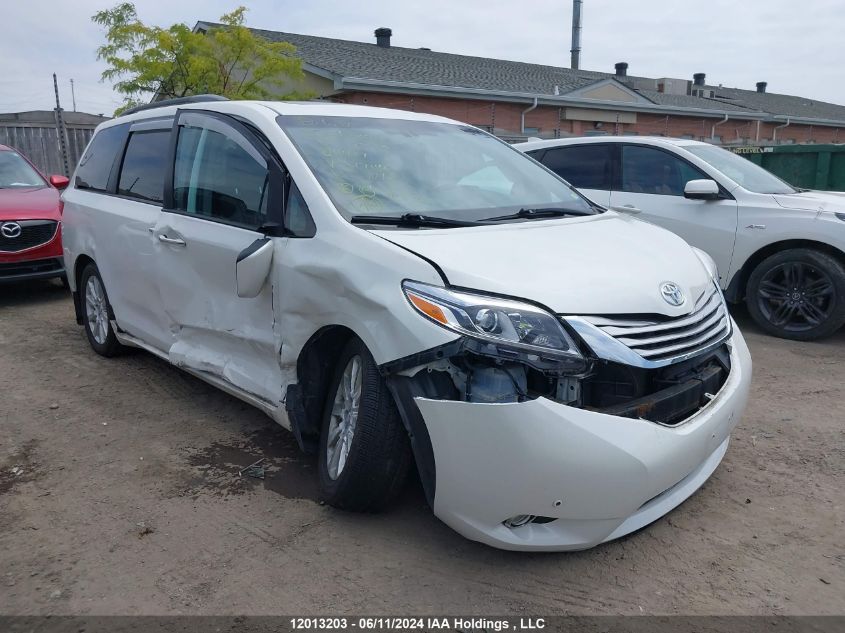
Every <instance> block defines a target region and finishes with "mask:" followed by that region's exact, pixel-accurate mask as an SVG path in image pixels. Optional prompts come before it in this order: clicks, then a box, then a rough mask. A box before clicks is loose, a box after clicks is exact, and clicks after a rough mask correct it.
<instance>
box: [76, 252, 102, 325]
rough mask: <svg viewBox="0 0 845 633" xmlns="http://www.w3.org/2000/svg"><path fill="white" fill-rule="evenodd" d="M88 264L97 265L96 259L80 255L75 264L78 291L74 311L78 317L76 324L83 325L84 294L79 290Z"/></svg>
mask: <svg viewBox="0 0 845 633" xmlns="http://www.w3.org/2000/svg"><path fill="white" fill-rule="evenodd" d="M88 264H94V265H95V266H96V264H95V263H94V259H93V258H92V257H90V256H88V255H80V256H79V257H77V258H76V261H75V262H73V270H72V273H71V274H72V275H73V287H74V288H75V289H76V290H74V291H73V293H72V294H73V311H74V313H75V316H76V324H77V325H82V294H81V290H80V288H79V280H80V279H81V277H82V271H83V270H85V267H86V266H87V265H88Z"/></svg>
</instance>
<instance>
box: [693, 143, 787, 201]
mask: <svg viewBox="0 0 845 633" xmlns="http://www.w3.org/2000/svg"><path fill="white" fill-rule="evenodd" d="M684 149H685V150H687V151H688V152H690V153H691V154H695V155H696V156H698V157H699V158H700V159H701V160H703V161H706V162H707V163H709V164H710V165H711V166H712V167H713V168H714V169H718V170H719V171H720V172H722V173H723V174H725V176H727V177H728V178H730V179H731V180H733V181H734V182H737V183H739V184H740V185H742V187H743V188H744V189H747V190H748V191H751V192H752V193H795V192H796V191H795V189H794V188H793V187H792V186H791V185H788V184H787V183H785V182H784V181H783V180H781V179H780V178H778V177H777V176H775V175H773V174H771V173H769V172H767V171H766V170H765V169H763V168H762V167H760V166H759V165H755V164H754V163H752V162H751V161H750V160H747V159H745V158H743V157H742V156H739V155H738V154H734V153H733V152H729V151H727V150H724V149H722V148H721V147H714V146H713V145H686V146H684Z"/></svg>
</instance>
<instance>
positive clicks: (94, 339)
mask: <svg viewBox="0 0 845 633" xmlns="http://www.w3.org/2000/svg"><path fill="white" fill-rule="evenodd" d="M98 290H99V291H101V292H100V294H101V302H100V301H98V296H97V295H98ZM89 292H91V293H92V294H91V295H90V297H89ZM79 293H80V295H81V296H80V301H81V302H82V325H83V327H84V328H85V335H86V336H87V337H88V342H89V343H90V344H91V347H92V348H93V350H94V351H95V352H97V353H98V354H99V355H100V356H106V357H112V356H117V355H119V354H122V353H123V352H124V350H125V349H126V348H125V347H124V346H123V345H121V344H120V343H119V342H118V341H117V336H115V333H114V328H112V324H111V322H112V320H113V319H114V313H113V312H112V309H111V304H110V303H109V298H108V294H107V293H106V286H105V284H103V280H102V278H101V277H100V271H99V270H97V266H96V265H94V263H93V262H92V263H90V264H88V265H87V266H85V268H84V269H83V270H82V274H81V275H80V276H79ZM97 316H99V317H101V318H102V317H105V319H106V320H105V323H104V324H103V323H102V322H101V321H99V320H98V319H97V318H96V317H97ZM92 319H93V321H92Z"/></svg>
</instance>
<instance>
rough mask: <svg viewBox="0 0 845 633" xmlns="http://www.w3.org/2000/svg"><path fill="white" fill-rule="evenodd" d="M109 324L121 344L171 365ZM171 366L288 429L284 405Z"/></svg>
mask: <svg viewBox="0 0 845 633" xmlns="http://www.w3.org/2000/svg"><path fill="white" fill-rule="evenodd" d="M111 325H112V329H113V330H114V333H115V336H116V337H117V340H118V342H119V343H120V344H121V345H126V346H128V347H137V348H138V349H142V350H144V351H145V352H149V353H150V354H152V355H153V356H157V357H159V358H160V359H162V360H164V361H166V362H167V363H168V364H170V365H173V363H171V362H170V359H169V358H168V356H167V354H165V353H164V352H162V351H161V350H160V349H158V348H155V347H153V346H152V345H148V344H147V343H145V342H144V341H142V340H140V339H138V338H135V337H134V336H132V335H131V334H128V333H126V332H122V331H121V330H120V328H118V326H117V322H116V321H112V322H111ZM173 366H174V367H178V368H179V369H181V370H182V371H185V372H187V373H189V374H191V375H192V376H195V377H197V378H199V379H200V380H202V381H204V382H207V383H208V384H210V385H212V386H213V387H217V388H218V389H220V390H221V391H225V392H226V393H228V394H229V395H230V396H234V397H235V398H238V399H239V400H243V401H244V402H246V403H247V404H250V405H252V406H253V407H255V408H257V409H260V410H261V411H263V412H264V413H266V414H267V415H268V416H270V417H271V418H273V420H275V421H276V422H278V423H279V424H280V425H281V426H283V427H284V428H286V429H287V430H288V431H290V421H289V420H288V416H287V412H286V411H285V409H284V407H279V406H276V405H274V404H273V403H271V402H267V401H266V400H264V399H263V398H259V397H258V396H256V395H255V394H251V393H249V392H248V391H244V390H243V389H241V388H239V387H236V386H235V385H233V384H232V383H230V382H228V381H226V380H223V379H222V378H220V377H219V376H215V375H214V374H210V373H208V372H205V371H199V370H196V369H191V368H190V367H184V366H179V365H173Z"/></svg>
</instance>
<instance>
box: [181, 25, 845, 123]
mask: <svg viewBox="0 0 845 633" xmlns="http://www.w3.org/2000/svg"><path fill="white" fill-rule="evenodd" d="M216 26H220V25H219V24H216V23H214V22H198V23H197V26H196V27H195V28H211V27H216ZM250 30H251V31H252V32H253V33H255V34H256V35H259V36H261V37H264V38H266V39H268V40H270V41H273V42H289V43H291V44H293V45H294V46H295V47H296V49H297V55H298V56H299V57H300V58H301V59H302V60H303V66H304V68H305V70H307V71H310V72H314V73H316V74H322V75H323V76H325V77H328V78H330V79H333V80H334V83H335V87H336V88H337V89H338V90H343V89H364V88H368V89H372V90H381V91H391V92H417V93H423V92H429V93H441V94H444V93H447V94H451V95H453V96H459V97H460V96H464V97H471V98H480V97H483V98H493V97H499V98H503V97H504V98H508V97H510V99H511V100H522V101H524V100H526V98H527V99H529V100H530V99H533V97H538V98H539V99H540V100H541V101H542V102H543V103H549V102H560V103H561V105H587V106H590V107H614V108H623V109H624V108H628V109H632V110H638V111H642V110H646V111H649V110H650V111H658V112H659V111H670V112H675V113H677V114H683V113H690V114H697V115H704V116H721V115H723V114H729V115H730V114H733V115H734V116H738V117H739V118H747V119H777V120H785V118H786V117H787V116H789V117H793V118H803V119H810V120H816V119H818V120H819V122H820V123H821V122H827V123H836V122H839V123H843V124H845V106H841V105H836V104H831V103H825V102H822V101H817V100H812V99H808V98H803V97H794V96H789V95H781V94H776V93H771V92H766V93H759V92H756V91H755V90H742V89H738V88H722V87H715V86H707V88H708V89H710V90H713V91H714V92H715V95H714V97H713V98H706V97H698V96H693V95H683V94H682V95H677V94H666V93H662V92H658V90H657V80H656V79H653V78H648V77H635V76H627V77H618V76H616V75H614V74H613V73H603V72H597V71H590V70H573V69H571V68H563V67H557V66H546V65H542V64H529V63H525V62H516V61H509V60H503V59H491V58H487V57H473V56H469V55H456V54H453V53H443V52H439V51H432V50H427V49H420V48H405V47H401V46H394V45H392V44H391V45H390V46H389V47H381V46H378V45H376V44H375V43H374V42H357V41H352V40H341V39H334V38H329V37H318V36H314V35H302V34H298V33H284V32H280V31H267V30H262V29H250ZM602 81H603V82H607V81H613V82H619V83H620V85H623V84H624V85H625V86H626V87H627V88H629V89H631V90H633V91H634V92H635V93H637V95H639V97H640V99H639V101H638V102H634V103H622V102H615V103H601V102H597V101H595V100H591V99H587V98H583V96H582V95H573V94H572V93H573V92H579V93H581V92H583V90H584V89H585V88H587V87H588V86H591V85H593V84H596V83H597V82H602ZM575 101H580V102H583V103H573V102H575ZM808 122H813V121H808Z"/></svg>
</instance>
